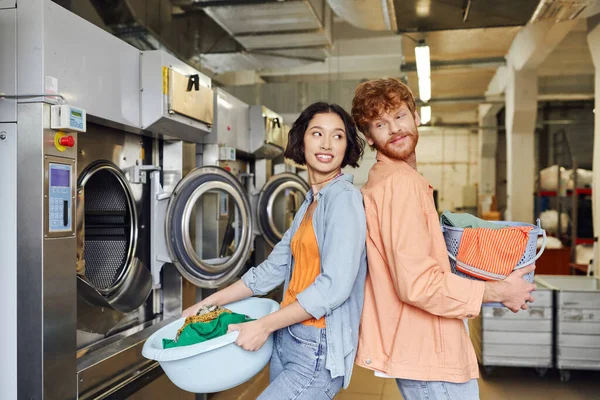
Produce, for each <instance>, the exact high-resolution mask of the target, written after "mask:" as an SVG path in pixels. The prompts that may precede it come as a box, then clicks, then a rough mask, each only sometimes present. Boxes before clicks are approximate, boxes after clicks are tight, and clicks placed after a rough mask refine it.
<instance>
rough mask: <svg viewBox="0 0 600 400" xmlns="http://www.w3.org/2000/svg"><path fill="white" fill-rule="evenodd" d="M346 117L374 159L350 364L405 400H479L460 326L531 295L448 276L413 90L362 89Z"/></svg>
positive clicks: (394, 84)
mask: <svg viewBox="0 0 600 400" xmlns="http://www.w3.org/2000/svg"><path fill="white" fill-rule="evenodd" d="M352 116H353V118H354V120H355V122H356V124H357V126H358V128H359V129H360V131H361V132H362V133H363V134H364V135H365V137H366V139H367V141H368V142H369V144H370V145H371V147H373V148H374V149H376V150H377V162H376V164H375V165H374V166H373V167H372V169H371V171H370V172H369V179H368V182H367V183H366V184H365V186H364V187H363V189H362V192H363V197H364V204H365V209H366V215H367V230H368V235H367V257H368V275H367V281H366V287H365V304H364V308H363V315H362V320H361V326H360V337H359V345H358V354H357V357H356V363H357V364H358V365H360V366H363V367H365V368H369V369H372V370H374V371H375V374H376V375H378V376H384V377H391V378H396V382H397V384H398V387H399V389H400V391H401V392H402V395H403V396H404V399H405V400H413V399H429V400H435V399H456V400H471V399H478V398H479V388H478V385H477V378H478V368H477V359H476V357H475V352H474V350H473V346H472V344H471V341H470V339H469V336H468V334H467V330H466V327H465V324H464V319H467V318H474V317H476V316H477V315H478V314H479V311H480V309H481V305H482V303H484V302H501V303H503V304H504V305H505V306H506V307H508V308H510V309H511V310H512V311H513V312H517V311H518V310H519V309H526V308H527V303H528V302H531V301H533V298H532V297H531V292H532V291H533V290H535V285H534V284H530V283H528V282H527V281H525V280H524V279H522V277H523V275H524V274H526V273H529V272H531V271H533V269H534V266H529V267H526V268H522V269H520V270H518V271H515V272H513V273H512V274H511V275H510V276H509V277H507V278H506V279H505V280H503V281H498V282H482V281H475V280H470V279H465V278H461V277H459V276H457V275H454V274H452V273H451V270H450V264H449V261H448V255H447V253H446V246H445V242H444V238H443V235H442V232H441V229H440V224H439V220H438V214H437V210H436V208H435V205H434V201H433V189H432V188H431V186H430V185H429V184H428V182H427V181H426V180H425V178H423V177H422V176H421V175H420V174H419V173H418V172H417V158H416V153H415V148H416V146H417V142H418V140H419V133H418V130H417V126H418V125H419V124H420V120H419V115H418V114H417V112H416V107H415V99H414V97H413V94H412V92H411V91H410V89H409V88H408V87H407V86H406V85H404V84H403V83H401V82H400V81H398V80H396V79H391V78H385V79H376V80H373V81H369V82H365V83H362V84H361V85H360V86H358V88H357V89H356V92H355V96H354V99H353V101H352Z"/></svg>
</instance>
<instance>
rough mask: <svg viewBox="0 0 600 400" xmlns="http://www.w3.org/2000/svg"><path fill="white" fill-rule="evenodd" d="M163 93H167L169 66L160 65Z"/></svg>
mask: <svg viewBox="0 0 600 400" xmlns="http://www.w3.org/2000/svg"><path fill="white" fill-rule="evenodd" d="M162 76H163V94H169V67H162Z"/></svg>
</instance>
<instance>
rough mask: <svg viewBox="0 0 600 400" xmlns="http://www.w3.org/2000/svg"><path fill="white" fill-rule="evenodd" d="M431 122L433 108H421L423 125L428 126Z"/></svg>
mask: <svg viewBox="0 0 600 400" xmlns="http://www.w3.org/2000/svg"><path fill="white" fill-rule="evenodd" d="M430 121H431V106H422V107H421V123H422V124H423V125H425V124H428V123H429V122H430Z"/></svg>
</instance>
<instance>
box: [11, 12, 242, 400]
mask: <svg viewBox="0 0 600 400" xmlns="http://www.w3.org/2000/svg"><path fill="white" fill-rule="evenodd" d="M0 24H1V26H2V28H3V34H2V35H0V54H2V57H1V60H2V61H1V64H2V69H3V71H5V72H6V73H5V74H2V75H1V76H0V88H2V89H1V90H2V92H3V93H6V94H7V95H8V96H7V97H8V98H5V99H3V100H0V124H2V129H1V131H2V132H3V134H4V136H6V140H5V142H7V143H9V144H10V145H11V146H13V147H12V148H13V152H12V153H11V152H9V154H12V157H13V158H12V159H9V160H8V161H7V162H11V164H10V165H11V169H9V170H7V172H6V173H7V176H11V177H14V185H13V186H14V187H12V186H11V193H12V194H13V195H14V199H15V209H14V211H15V223H14V232H13V231H11V232H10V235H9V236H10V237H17V238H18V240H16V241H14V242H10V243H9V244H10V246H11V247H10V248H9V252H10V253H11V254H13V253H14V255H15V262H14V263H11V264H9V265H7V269H10V271H9V275H10V274H12V276H15V277H16V285H17V291H18V293H19V301H18V305H16V306H14V307H11V309H10V310H7V312H8V313H9V314H11V315H18V318H17V320H16V327H15V331H16V332H18V335H16V336H15V337H13V339H14V340H12V341H11V344H10V348H12V349H14V352H16V356H17V358H18V363H14V364H12V360H13V358H12V357H7V360H10V361H7V362H10V363H11V364H10V365H9V366H8V367H7V368H8V369H9V370H11V371H14V375H13V377H14V382H11V383H10V384H11V386H12V385H13V383H14V388H15V390H17V392H18V398H33V399H43V398H49V399H50V398H57V399H63V398H69V399H73V398H79V399H88V398H128V397H130V396H132V395H133V394H134V393H136V392H138V391H139V390H141V389H142V388H144V393H146V394H153V396H151V397H147V398H152V397H154V398H165V391H164V390H162V389H160V390H158V389H157V390H152V389H153V388H154V387H155V386H154V385H157V386H156V387H157V388H158V387H160V388H165V387H167V386H168V382H166V381H165V380H166V378H165V377H164V375H163V374H162V371H161V369H160V367H159V366H158V364H157V363H155V362H153V361H151V360H147V359H145V358H144V357H143V356H142V355H141V348H142V346H143V343H144V341H145V340H146V338H147V337H149V336H150V335H151V334H152V333H154V332H155V331H156V330H157V329H160V327H162V326H164V325H165V324H167V323H169V322H170V321H172V319H173V318H176V317H178V316H179V315H181V311H182V309H183V308H185V307H186V306H188V305H191V304H193V302H194V301H195V286H194V285H193V284H196V285H198V286H203V287H209V288H210V287H219V286H220V285H223V284H225V283H226V282H228V281H230V280H231V279H232V277H234V276H237V275H238V273H239V271H240V270H241V269H242V268H243V266H244V264H245V263H244V261H245V260H246V259H247V258H248V253H249V252H250V250H251V247H252V230H253V227H252V221H253V219H252V211H251V210H252V209H251V206H250V204H249V201H248V196H247V193H246V188H245V187H244V186H243V185H241V183H240V182H239V181H238V180H237V179H236V178H235V177H233V175H232V174H231V173H229V172H227V171H226V170H224V169H221V168H216V167H210V166H206V167H202V168H196V164H195V158H196V146H197V145H198V144H201V143H202V138H203V137H205V136H206V135H208V134H209V133H210V132H211V126H212V116H213V100H214V94H213V90H212V88H211V82H210V79H209V78H208V77H206V76H204V75H202V74H201V73H199V72H198V71H196V70H194V69H193V68H191V67H190V66H188V65H186V64H185V63H183V62H181V61H180V60H177V59H176V58H174V57H173V56H171V55H169V54H168V53H166V52H164V51H149V52H142V53H140V51H139V50H138V49H136V48H134V47H132V46H130V45H128V44H127V43H125V42H123V41H121V40H120V39H118V38H116V37H114V36H113V35H111V34H109V33H108V32H105V31H104V30H102V29H100V28H98V27H96V26H94V25H93V24H91V23H89V22H87V21H85V20H83V19H81V18H79V17H77V16H76V15H74V14H72V13H71V12H69V11H68V10H65V9H64V8H62V7H60V6H58V5H57V4H55V3H54V2H52V1H50V0H27V1H20V0H19V1H18V8H17V7H16V3H15V2H13V3H12V6H7V7H3V8H1V9H0ZM65 26H69V27H70V28H69V29H68V30H65V29H64V27H65ZM32 27H37V28H32ZM4 28H7V29H4ZM73 32H76V33H77V34H73ZM91 43H93V46H90V44H91ZM17 54H18V57H17ZM107 54H110V55H111V57H107V56H106V55H107ZM17 71H19V73H18V74H17ZM5 132H6V133H5ZM3 154H4V153H3ZM11 160H14V165H13V164H12V161H11ZM3 165H4V164H3ZM11 182H12V181H11ZM213 191H219V192H224V193H227V196H228V200H229V201H230V203H226V202H220V203H219V204H218V206H219V207H213V211H214V214H212V216H213V217H215V216H216V215H217V213H218V215H219V217H220V218H223V220H224V221H225V223H228V221H230V220H231V221H233V222H232V223H231V224H229V225H231V226H233V234H231V233H228V235H232V236H233V238H234V239H233V241H231V243H233V244H234V246H227V249H226V250H224V251H223V252H221V251H218V252H213V253H211V252H210V251H209V249H208V247H204V246H205V243H209V242H210V240H212V239H211V238H209V235H208V233H207V234H205V232H204V231H203V229H204V228H205V227H208V226H209V223H208V222H207V223H205V224H200V225H197V224H196V222H197V221H199V220H198V215H200V216H201V217H202V218H204V220H206V221H208V220H209V219H208V213H209V210H208V209H203V208H202V207H199V206H198V204H201V201H199V200H201V199H202V198H203V196H204V195H207V194H208V195H210V194H211V193H213ZM228 204H231V205H232V206H231V207H228ZM233 205H235V207H234V206H233ZM230 210H238V211H236V212H234V216H233V217H230V214H229V213H230V212H231V211H230ZM202 213H204V215H202ZM202 218H200V221H204V220H203V219H202ZM11 226H12V225H11ZM5 228H6V227H5ZM190 282H192V283H193V284H192V283H190ZM15 360H16V358H15ZM3 368H4V363H3ZM167 381H168V380H167ZM165 382H166V383H165ZM168 391H169V395H168V396H169V397H170V398H190V396H192V398H193V395H190V394H189V393H183V392H182V391H180V390H178V389H177V388H175V387H174V386H171V387H170V388H169V389H168Z"/></svg>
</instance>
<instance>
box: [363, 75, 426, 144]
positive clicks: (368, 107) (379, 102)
mask: <svg viewBox="0 0 600 400" xmlns="http://www.w3.org/2000/svg"><path fill="white" fill-rule="evenodd" d="M402 104H406V106H407V107H408V109H409V110H410V112H411V113H413V114H414V113H415V110H416V104H415V98H414V96H413V94H412V92H411V90H410V89H409V87H408V86H406V85H405V84H404V83H402V82H400V81H399V80H398V79H396V78H380V79H374V80H371V81H367V82H363V83H361V84H360V85H358V87H357V88H356V90H355V91H354V99H352V118H353V119H354V122H355V123H356V125H357V127H358V129H359V130H360V131H361V132H362V133H363V134H365V135H367V134H368V133H369V122H370V121H373V120H374V119H376V118H377V117H379V116H380V115H381V114H383V113H384V112H389V111H391V110H393V109H395V108H398V107H400V106H401V105H402Z"/></svg>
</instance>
